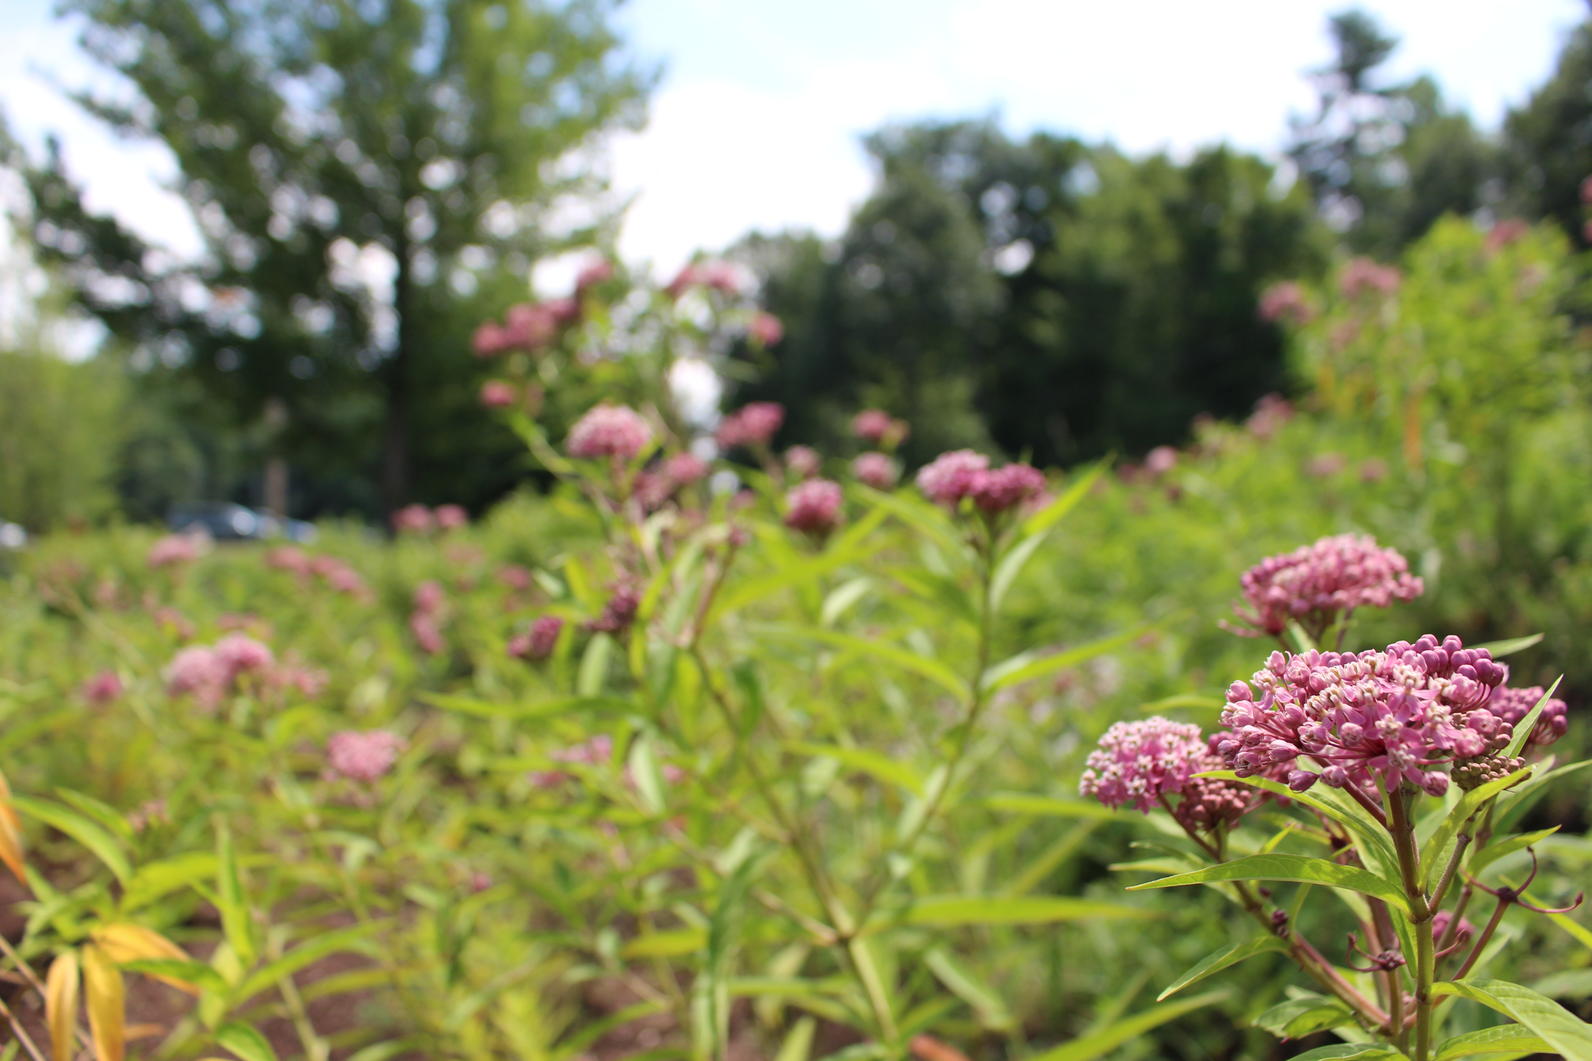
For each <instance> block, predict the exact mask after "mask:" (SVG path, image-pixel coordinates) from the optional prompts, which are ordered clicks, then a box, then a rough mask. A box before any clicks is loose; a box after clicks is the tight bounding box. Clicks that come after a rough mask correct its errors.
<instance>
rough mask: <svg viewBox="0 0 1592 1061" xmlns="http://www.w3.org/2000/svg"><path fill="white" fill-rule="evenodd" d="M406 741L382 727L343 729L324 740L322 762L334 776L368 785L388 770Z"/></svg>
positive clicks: (405, 744) (379, 778) (396, 759)
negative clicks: (323, 759)
mask: <svg viewBox="0 0 1592 1061" xmlns="http://www.w3.org/2000/svg"><path fill="white" fill-rule="evenodd" d="M407 743H408V742H407V741H405V740H404V739H403V738H402V737H400V736H398V734H396V733H393V732H391V731H389V730H385V729H373V730H365V731H363V732H362V731H360V730H352V729H347V730H343V731H342V732H340V733H334V734H332V737H331V739H330V740H329V741H327V742H326V765H327V768H328V769H329V770H330V771H331V772H332V773H333V774H334V775H336V776H337V777H341V778H345V779H346V780H349V781H355V782H358V783H360V784H364V785H368V784H372V783H373V782H376V781H379V780H381V779H382V778H383V777H385V776H386V775H387V773H388V772H389V771H391V770H392V768H393V764H394V763H396V762H397V761H398V755H399V753H400V752H402V751H403V750H404V748H405V747H406V746H407Z"/></svg>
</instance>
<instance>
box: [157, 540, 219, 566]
mask: <svg viewBox="0 0 1592 1061" xmlns="http://www.w3.org/2000/svg"><path fill="white" fill-rule="evenodd" d="M209 551H210V537H209V535H206V534H168V535H166V536H165V537H164V538H161V539H159V540H158V541H156V542H155V544H153V545H151V546H150V547H149V553H148V555H147V556H145V558H144V561H145V563H147V564H148V565H149V566H150V567H157V568H158V567H181V566H183V565H186V564H191V563H193V562H194V561H195V560H197V559H199V558H200V557H201V556H203V555H204V554H205V553H207V552H209Z"/></svg>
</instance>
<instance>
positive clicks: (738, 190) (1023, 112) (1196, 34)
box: [0, 0, 1586, 272]
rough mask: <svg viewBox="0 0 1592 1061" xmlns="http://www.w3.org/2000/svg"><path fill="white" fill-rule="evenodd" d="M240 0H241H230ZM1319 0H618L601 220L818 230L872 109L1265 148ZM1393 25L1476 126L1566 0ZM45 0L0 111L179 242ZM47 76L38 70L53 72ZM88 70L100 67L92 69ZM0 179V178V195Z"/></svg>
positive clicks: (36, 6)
mask: <svg viewBox="0 0 1592 1061" xmlns="http://www.w3.org/2000/svg"><path fill="white" fill-rule="evenodd" d="M242 2H247V0H242ZM1344 6H1345V5H1344V4H1343V3H1342V2H1341V0H1335V2H1328V0H1209V2H1207V3H1204V4H1190V3H1187V2H1186V0H1138V2H1123V3H1118V4H1106V3H1101V2H1098V0H1090V2H1087V3H1086V2H1082V0H630V2H629V4H628V5H627V6H626V7H625V8H623V9H622V11H621V13H620V16H619V24H620V27H621V31H622V32H623V34H624V36H625V38H626V39H627V41H628V43H629V45H630V48H631V50H632V53H633V54H635V55H637V56H639V57H641V58H643V59H644V60H647V61H650V62H654V63H658V64H660V65H661V68H662V78H661V80H660V83H659V85H658V88H657V90H656V92H655V94H654V96H653V98H652V101H651V107H650V115H651V117H650V121H649V124H648V126H647V127H646V129H645V130H644V131H642V132H640V133H638V134H625V135H622V136H619V137H617V138H615V140H614V142H613V143H612V144H611V148H610V159H611V167H612V172H613V177H614V181H615V184H616V188H617V189H618V190H619V191H620V192H621V193H623V194H624V195H627V196H631V197H633V201H632V205H631V207H630V209H629V213H628V214H627V217H626V221H625V227H624V229H623V233H622V236H621V240H620V250H621V253H622V254H623V255H624V256H625V258H626V259H627V260H629V261H632V262H637V263H639V262H644V261H646V262H652V263H653V264H654V265H655V266H656V267H657V268H658V269H659V270H660V271H663V272H668V271H672V269H673V268H674V267H675V266H677V265H678V263H680V262H681V261H683V260H685V259H686V258H687V257H689V256H690V255H691V253H692V252H693V251H695V250H697V249H698V248H707V249H712V248H718V247H723V246H725V245H727V244H729V243H731V242H733V241H734V240H735V239H736V238H738V237H739V236H741V235H742V234H744V233H745V232H747V231H749V230H752V229H761V230H764V231H771V230H778V229H783V228H807V229H813V230H816V231H817V232H819V233H820V234H823V235H836V234H838V233H839V232H840V231H841V230H842V229H843V227H844V226H845V223H846V220H847V217H848V215H849V212H850V210H851V209H852V208H853V207H854V206H856V205H857V204H858V203H860V202H861V201H862V199H863V198H865V197H866V195H867V193H868V190H869V187H870V183H871V180H872V174H871V172H870V170H869V167H868V164H867V161H866V159H865V157H864V155H863V152H862V150H861V148H860V146H859V142H858V141H859V137H860V136H861V135H862V134H864V133H866V132H868V131H870V130H873V129H876V128H878V127H879V126H880V125H881V124H883V123H885V122H888V121H899V120H906V119H913V118H924V117H982V116H986V115H991V114H993V115H996V116H997V117H998V118H999V120H1000V121H1001V123H1002V124H1003V126H1004V127H1005V128H1006V129H1007V130H1008V132H1011V133H1013V134H1017V135H1022V134H1026V133H1028V132H1030V131H1033V130H1037V129H1045V130H1049V131H1051V132H1055V133H1062V134H1072V135H1077V136H1081V137H1083V138H1085V139H1089V140H1104V139H1109V140H1112V141H1114V142H1115V143H1116V144H1117V145H1118V146H1120V147H1123V148H1126V149H1128V150H1131V151H1135V152H1144V151H1153V150H1168V151H1171V152H1173V153H1177V154H1186V153H1188V152H1190V151H1192V150H1193V149H1195V148H1197V147H1198V146H1200V145H1204V144H1210V143H1214V142H1217V141H1227V142H1229V143H1232V144H1235V145H1238V146H1240V147H1244V148H1248V149H1251V150H1255V151H1260V152H1263V153H1268V154H1275V153H1276V152H1277V150H1278V148H1279V145H1280V144H1281V143H1282V142H1283V139H1284V137H1285V136H1286V133H1287V119H1288V115H1289V114H1290V113H1291V112H1300V111H1305V110H1307V109H1308V108H1309V106H1310V104H1311V101H1312V99H1313V96H1312V92H1311V89H1310V86H1309V83H1308V81H1307V80H1306V74H1307V73H1308V71H1310V70H1311V69H1313V68H1317V67H1319V66H1321V65H1323V64H1324V63H1326V62H1327V61H1328V59H1329V58H1330V56H1331V46H1330V42H1329V39H1328V37H1327V33H1326V20H1327V16H1328V15H1329V14H1330V13H1332V12H1334V11H1337V10H1341V9H1342V8H1343V7H1344ZM1363 6H1364V7H1365V8H1366V9H1367V10H1369V11H1370V12H1371V13H1372V14H1373V15H1374V16H1376V17H1377V19H1378V20H1379V21H1380V22H1381V23H1382V24H1383V25H1384V26H1385V27H1386V28H1387V29H1388V30H1390V31H1391V32H1393V33H1394V34H1395V35H1397V36H1399V37H1400V38H1401V40H1402V45H1401V47H1400V49H1399V50H1398V52H1397V53H1396V55H1395V58H1394V60H1393V62H1392V63H1391V65H1390V70H1391V72H1392V73H1393V74H1395V75H1398V76H1412V75H1414V74H1417V73H1423V72H1424V73H1430V74H1431V75H1433V76H1434V77H1435V78H1436V79H1437V81H1438V83H1439V84H1440V85H1441V86H1442V88H1443V90H1444V92H1445V94H1446V95H1447V96H1448V98H1449V99H1450V100H1451V101H1453V102H1456V103H1458V104H1460V105H1463V106H1464V107H1465V108H1466V109H1468V110H1469V111H1470V113H1471V114H1472V116H1473V117H1474V118H1475V119H1476V120H1477V121H1478V122H1479V123H1481V124H1482V125H1483V126H1484V127H1494V126H1496V124H1497V123H1498V121H1499V119H1500V117H1501V116H1502V114H1503V113H1504V112H1505V110H1506V109H1507V108H1508V107H1509V106H1510V105H1513V104H1516V103H1519V102H1521V101H1523V100H1524V99H1525V98H1526V97H1527V95H1528V94H1529V92H1530V90H1531V89H1532V88H1533V87H1535V86H1536V85H1538V84H1540V83H1541V82H1542V81H1543V80H1544V79H1545V78H1546V77H1547V74H1548V72H1549V70H1550V69H1551V67H1552V64H1553V60H1554V57H1555V55H1556V54H1557V52H1558V50H1559V47H1560V45H1561V44H1562V43H1563V41H1564V39H1565V36H1566V34H1567V32H1568V31H1569V30H1570V29H1571V28H1572V27H1573V26H1574V25H1576V24H1577V23H1578V22H1579V20H1580V19H1581V18H1582V17H1584V14H1585V10H1586V8H1585V6H1584V4H1583V3H1582V2H1581V0H1510V2H1508V3H1501V2H1490V3H1489V2H1482V0H1470V2H1467V3H1458V4H1456V3H1454V2H1453V0H1369V2H1368V3H1366V4H1364V5H1363ZM51 7H52V5H51V3H50V0H0V109H3V111H4V113H5V115H6V117H7V120H8V121H9V122H10V123H11V125H12V127H13V129H14V130H15V131H16V132H17V133H18V134H20V135H21V137H22V138H23V140H24V142H27V143H31V144H34V145H37V144H38V143H40V142H41V141H42V137H43V136H44V135H45V133H46V132H49V131H55V132H58V133H59V134H60V136H61V139H62V141H63V143H64V144H65V151H66V156H67V161H68V164H69V165H70V166H71V167H72V168H73V169H74V170H75V171H77V172H79V173H80V174H82V176H83V179H84V181H85V183H86V185H87V188H88V191H89V197H90V202H91V204H92V205H94V206H96V207H98V208H101V209H109V210H113V211H115V212H117V213H118V214H120V215H122V216H123V217H124V219H125V220H126V221H127V222H128V223H130V224H131V225H132V226H133V227H135V228H136V229H138V230H140V231H142V232H143V233H145V234H146V235H148V236H150V237H152V238H155V239H157V240H159V241H162V242H165V243H167V244H169V245H171V246H173V247H174V248H175V249H177V250H179V251H181V250H184V249H186V248H189V247H192V246H194V245H196V244H195V238H194V236H193V229H192V226H191V223H190V222H189V221H188V218H187V213H186V209H185V208H184V207H183V205H182V204H181V203H180V202H178V201H177V200H176V199H175V198H174V197H172V196H170V195H169V194H166V193H164V192H162V191H161V190H160V184H161V181H162V180H163V179H164V178H165V177H166V176H167V175H169V173H170V172H171V164H170V161H169V159H168V158H167V157H166V156H165V155H164V154H163V152H162V151H161V150H160V149H159V148H154V147H142V148H134V147H131V146H129V145H126V144H121V143H118V142H116V141H115V140H113V139H112V138H110V137H109V136H108V135H106V134H105V133H103V132H102V131H100V130H99V129H98V128H97V127H95V126H94V124H93V123H92V122H91V121H89V120H88V119H86V118H84V117H83V116H82V115H81V114H80V113H78V112H77V111H76V109H75V108H74V106H73V105H72V104H71V103H70V102H68V101H66V100H65V99H63V98H62V97H61V93H60V92H59V90H58V89H57V88H56V87H54V85H57V84H60V85H66V86H74V87H75V86H81V85H86V84H95V83H97V82H96V74H95V71H94V69H93V68H92V66H91V65H90V64H89V63H88V62H87V61H86V60H85V59H84V57H83V56H82V55H81V54H80V53H79V52H78V51H77V49H76V46H75V43H74V33H73V31H72V29H71V28H70V27H68V26H66V25H63V24H61V23H59V22H57V21H55V20H54V19H53V18H52V17H51V13H50V12H51ZM52 83H53V84H52ZM98 83H102V82H98ZM3 191H4V190H3V189H0V194H3Z"/></svg>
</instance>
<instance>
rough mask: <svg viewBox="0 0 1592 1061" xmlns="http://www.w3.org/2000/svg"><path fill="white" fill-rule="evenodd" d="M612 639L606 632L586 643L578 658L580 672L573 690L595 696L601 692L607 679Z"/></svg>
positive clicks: (584, 694)
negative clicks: (581, 654) (584, 650)
mask: <svg viewBox="0 0 1592 1061" xmlns="http://www.w3.org/2000/svg"><path fill="white" fill-rule="evenodd" d="M613 651H614V639H613V638H612V637H609V636H608V635H607V634H597V635H595V636H593V637H592V639H591V641H590V643H588V644H587V645H586V652H585V654H584V655H583V656H581V658H580V673H579V674H578V675H577V676H576V678H575V691H576V692H577V693H579V694H580V695H581V696H588V697H595V696H596V695H597V694H598V693H600V692H602V688H603V683H604V682H606V681H607V680H608V659H609V657H610V656H612V655H613Z"/></svg>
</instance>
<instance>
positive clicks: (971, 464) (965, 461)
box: [918, 449, 989, 508]
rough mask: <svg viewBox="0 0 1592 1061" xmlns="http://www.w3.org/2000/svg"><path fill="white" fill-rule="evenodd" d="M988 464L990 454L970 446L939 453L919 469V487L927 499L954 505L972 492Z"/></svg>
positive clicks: (941, 503) (950, 505)
mask: <svg viewBox="0 0 1592 1061" xmlns="http://www.w3.org/2000/svg"><path fill="white" fill-rule="evenodd" d="M988 468H989V458H988V457H986V456H984V455H983V454H982V453H975V452H973V451H972V450H970V449H958V450H952V451H951V452H949V453H942V454H940V455H939V456H938V457H936V458H934V460H933V461H931V462H930V463H928V464H926V465H924V466H923V467H922V468H919V469H918V488H919V489H920V490H922V491H923V493H924V495H925V496H926V497H928V499H929V500H930V501H933V502H935V503H936V504H940V505H946V506H949V507H953V508H954V507H955V506H956V505H957V503H958V502H960V501H961V500H962V499H963V498H964V497H970V496H972V493H973V491H974V489H976V488H977V486H978V484H979V482H980V481H981V480H982V478H983V475H984V472H985V471H986V470H987V469H988Z"/></svg>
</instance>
